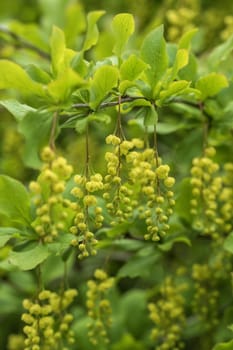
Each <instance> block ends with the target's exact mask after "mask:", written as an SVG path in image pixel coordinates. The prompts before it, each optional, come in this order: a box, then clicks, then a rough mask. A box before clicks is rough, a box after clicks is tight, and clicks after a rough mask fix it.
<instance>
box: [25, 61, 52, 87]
mask: <svg viewBox="0 0 233 350" xmlns="http://www.w3.org/2000/svg"><path fill="white" fill-rule="evenodd" d="M26 72H27V74H28V75H29V76H30V77H31V79H33V80H34V81H36V82H38V83H41V84H48V83H49V82H50V81H51V76H50V75H49V74H48V73H47V72H46V71H44V70H42V69H41V68H40V67H38V66H36V65H34V64H29V65H27V67H26Z"/></svg>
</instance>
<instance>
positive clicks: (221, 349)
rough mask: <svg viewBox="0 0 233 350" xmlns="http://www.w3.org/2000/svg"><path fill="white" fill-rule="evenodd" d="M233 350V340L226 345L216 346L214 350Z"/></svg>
mask: <svg viewBox="0 0 233 350" xmlns="http://www.w3.org/2000/svg"><path fill="white" fill-rule="evenodd" d="M232 349H233V340H230V341H228V342H226V343H219V344H217V345H215V347H214V348H213V350H232Z"/></svg>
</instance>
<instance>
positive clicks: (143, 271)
mask: <svg viewBox="0 0 233 350" xmlns="http://www.w3.org/2000/svg"><path fill="white" fill-rule="evenodd" d="M159 258H160V254H155V253H154V254H153V255H149V256H140V255H135V256H133V257H132V258H131V259H130V260H129V261H128V262H127V263H126V264H125V265H123V266H122V267H121V268H120V270H119V271H118V274H117V276H118V277H130V278H135V277H146V276H149V275H150V271H151V269H152V268H153V266H154V264H155V263H156V262H157V261H158V259H159Z"/></svg>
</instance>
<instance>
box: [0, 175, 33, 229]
mask: <svg viewBox="0 0 233 350" xmlns="http://www.w3.org/2000/svg"><path fill="white" fill-rule="evenodd" d="M0 213H1V214H3V215H5V216H6V217H8V218H9V219H10V220H12V222H17V223H21V224H24V225H28V224H29V223H30V219H31V217H30V197H29V194H28V192H27V191H26V189H25V187H24V186H23V185H22V184H21V183H20V182H19V181H17V180H15V179H13V178H11V177H9V176H6V175H0Z"/></svg>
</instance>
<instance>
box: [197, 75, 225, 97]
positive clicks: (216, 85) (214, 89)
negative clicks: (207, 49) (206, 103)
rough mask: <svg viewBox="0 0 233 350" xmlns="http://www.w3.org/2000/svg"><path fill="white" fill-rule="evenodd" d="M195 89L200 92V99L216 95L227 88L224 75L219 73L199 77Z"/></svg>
mask: <svg viewBox="0 0 233 350" xmlns="http://www.w3.org/2000/svg"><path fill="white" fill-rule="evenodd" d="M195 87H196V89H198V90H200V92H201V99H202V100H205V99H206V98H207V97H212V96H215V95H217V94H218V93H219V92H220V91H221V90H222V89H224V88H226V87H228V81H227V78H226V77H225V75H223V74H220V73H210V74H208V75H206V76H204V77H201V78H200V79H199V80H198V81H197V83H196V86H195Z"/></svg>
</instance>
